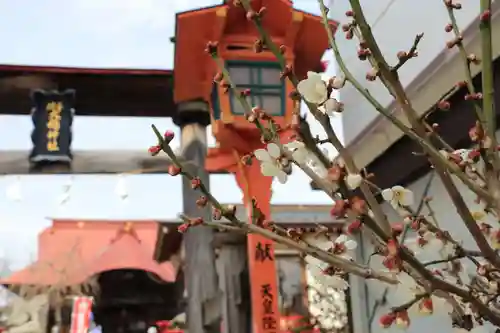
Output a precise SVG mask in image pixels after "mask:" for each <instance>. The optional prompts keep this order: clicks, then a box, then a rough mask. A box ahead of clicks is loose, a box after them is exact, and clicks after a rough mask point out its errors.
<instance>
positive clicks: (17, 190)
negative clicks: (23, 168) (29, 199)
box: [6, 176, 22, 202]
mask: <svg viewBox="0 0 500 333" xmlns="http://www.w3.org/2000/svg"><path fill="white" fill-rule="evenodd" d="M6 196H7V198H8V199H9V200H12V201H17V202H19V201H21V200H22V193H21V176H15V177H14V180H13V181H12V183H11V184H10V185H8V186H7V191H6Z"/></svg>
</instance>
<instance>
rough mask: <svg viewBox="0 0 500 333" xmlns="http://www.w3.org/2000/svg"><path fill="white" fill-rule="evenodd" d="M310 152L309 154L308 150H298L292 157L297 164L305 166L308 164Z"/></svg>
mask: <svg viewBox="0 0 500 333" xmlns="http://www.w3.org/2000/svg"><path fill="white" fill-rule="evenodd" d="M308 155H309V154H308V152H307V149H305V148H299V149H297V150H295V151H294V152H293V153H292V157H293V159H294V160H295V162H297V163H299V164H304V163H306V162H307V156H308Z"/></svg>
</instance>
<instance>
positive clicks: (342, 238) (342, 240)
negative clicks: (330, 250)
mask: <svg viewBox="0 0 500 333" xmlns="http://www.w3.org/2000/svg"><path fill="white" fill-rule="evenodd" d="M348 240H349V238H347V236H346V235H340V236H339V237H337V239H335V243H337V244H342V243H345V242H347V241H348Z"/></svg>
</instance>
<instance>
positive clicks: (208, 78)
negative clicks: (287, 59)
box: [173, 0, 337, 103]
mask: <svg viewBox="0 0 500 333" xmlns="http://www.w3.org/2000/svg"><path fill="white" fill-rule="evenodd" d="M252 6H253V7H254V8H255V9H256V10H258V9H259V8H261V7H266V8H267V11H266V15H264V16H263V21H262V22H263V25H264V27H265V29H266V31H267V32H268V33H269V34H270V35H271V37H272V38H273V39H274V40H276V41H283V43H284V45H285V46H286V47H287V48H289V49H291V50H292V51H293V53H294V55H295V63H294V68H295V71H296V74H297V75H298V76H299V78H301V77H305V75H306V73H307V71H308V70H317V69H319V68H321V58H322V56H323V54H324V52H325V50H326V49H327V48H328V37H327V34H326V32H325V30H324V26H323V23H322V21H321V20H322V19H321V17H319V16H317V15H313V14H310V13H307V12H304V11H301V10H298V9H295V8H293V6H292V3H291V1H289V0H253V1H252ZM297 21H298V22H300V24H298V25H297V24H296V23H297ZM331 25H332V26H333V27H337V23H336V22H334V21H331ZM228 36H245V37H253V38H252V40H254V39H257V38H258V35H257V31H256V29H255V27H254V23H253V22H250V21H248V20H247V19H246V13H245V10H244V9H243V8H241V7H237V6H235V5H234V4H233V1H228V0H226V1H224V2H223V3H222V4H221V5H218V6H212V7H205V8H200V9H195V10H191V11H186V12H182V13H178V14H177V16H176V27H175V37H174V38H173V41H174V42H175V55H174V64H175V66H174V68H175V71H174V77H175V81H174V84H175V90H174V100H175V101H176V102H177V103H179V102H184V101H191V100H197V99H202V100H209V94H210V91H211V84H212V77H213V75H214V74H215V72H216V68H215V67H214V66H213V61H212V59H211V58H210V56H209V55H208V54H206V52H205V47H206V44H207V42H208V41H222V40H224V39H225V38H227V37H228ZM236 60H245V59H236Z"/></svg>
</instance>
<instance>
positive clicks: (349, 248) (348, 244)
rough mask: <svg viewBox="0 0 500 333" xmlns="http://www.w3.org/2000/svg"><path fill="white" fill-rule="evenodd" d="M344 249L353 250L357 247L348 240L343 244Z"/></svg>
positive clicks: (354, 242)
mask: <svg viewBox="0 0 500 333" xmlns="http://www.w3.org/2000/svg"><path fill="white" fill-rule="evenodd" d="M344 245H345V247H346V248H347V249H348V250H354V249H355V248H356V247H358V243H356V241H354V240H352V239H349V240H348V241H346V242H345V243H344Z"/></svg>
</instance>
